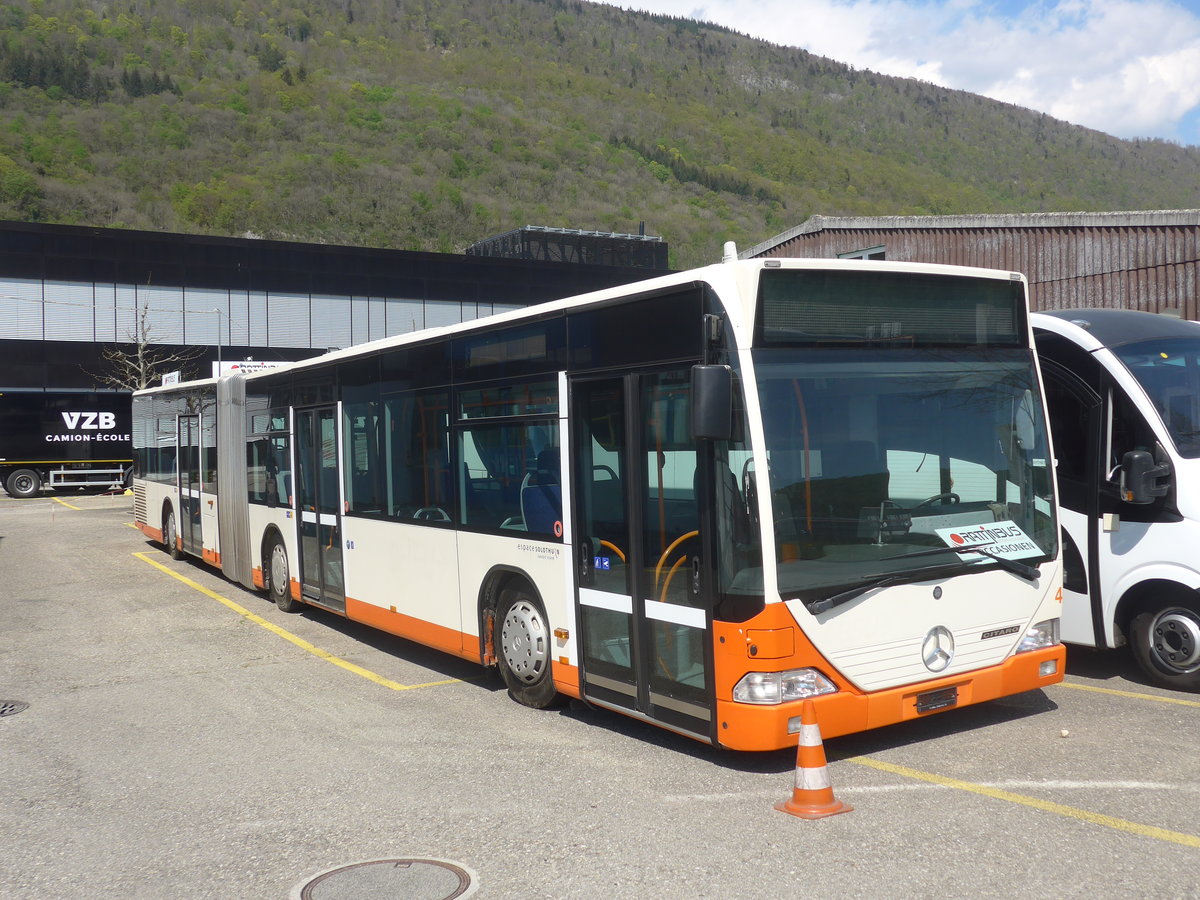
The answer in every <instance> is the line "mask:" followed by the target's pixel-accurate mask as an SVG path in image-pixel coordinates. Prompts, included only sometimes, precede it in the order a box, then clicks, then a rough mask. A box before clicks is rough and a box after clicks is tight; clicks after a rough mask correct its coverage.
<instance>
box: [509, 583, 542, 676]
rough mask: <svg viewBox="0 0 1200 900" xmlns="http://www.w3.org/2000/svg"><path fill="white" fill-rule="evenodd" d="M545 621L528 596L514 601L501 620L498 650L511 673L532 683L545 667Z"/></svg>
mask: <svg viewBox="0 0 1200 900" xmlns="http://www.w3.org/2000/svg"><path fill="white" fill-rule="evenodd" d="M546 643H547V634H546V623H545V622H544V621H543V620H542V616H541V613H539V612H538V610H537V607H535V606H534V605H533V604H532V603H530V602H529V601H527V600H520V601H518V602H517V603H514V604H513V605H512V607H511V608H510V609H509V611H508V613H507V615H505V617H504V621H503V622H502V623H501V624H500V652H501V653H503V654H504V662H505V664H506V665H507V666H508V668H509V669H510V670H511V671H512V673H513V674H514V675H516V676H517V678H519V679H520V680H521V681H523V682H525V683H526V684H533V683H534V682H535V681H537V680H538V678H539V677H540V676H541V674H542V672H543V671H545V668H546Z"/></svg>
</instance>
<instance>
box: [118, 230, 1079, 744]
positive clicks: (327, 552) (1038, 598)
mask: <svg viewBox="0 0 1200 900" xmlns="http://www.w3.org/2000/svg"><path fill="white" fill-rule="evenodd" d="M134 419H135V424H134V445H135V457H136V464H137V474H136V478H135V482H134V493H135V501H134V502H135V511H136V518H137V521H138V523H139V526H140V528H141V529H142V531H143V532H145V534H146V535H147V536H148V537H150V538H151V539H152V540H154V541H159V542H162V543H163V544H165V546H166V547H167V548H168V549H169V550H170V552H171V553H172V554H174V555H176V556H181V555H183V554H191V555H194V556H197V557H201V558H202V559H203V560H205V561H206V562H208V563H210V564H212V565H214V566H217V567H219V568H220V569H221V571H222V572H223V573H224V574H225V575H226V576H227V577H228V578H230V579H231V580H233V581H237V582H239V583H241V584H242V585H245V586H246V587H247V588H257V589H261V590H266V591H268V592H269V593H270V596H271V597H272V598H273V599H274V601H275V603H276V604H277V605H278V606H279V608H280V609H281V610H284V611H295V610H299V609H302V608H304V607H305V605H311V606H315V607H320V608H323V609H326V610H331V611H333V612H335V613H338V614H340V615H343V616H346V617H347V618H350V619H353V620H356V621H359V622H363V623H367V624H368V625H371V626H374V627H377V628H380V629H383V630H385V631H388V632H390V633H393V634H396V635H400V636H403V637H405V638H408V639H411V640H414V641H418V642H420V643H422V644H426V645H429V646H431V647H435V648H438V649H440V650H444V651H446V652H448V653H451V654H454V655H456V656H459V657H462V658H465V659H469V660H473V661H475V662H478V663H480V664H482V665H484V666H489V667H490V666H495V667H497V668H498V669H499V672H500V674H501V676H502V677H503V679H504V682H505V683H506V685H507V687H508V689H509V693H510V694H511V696H512V697H513V698H515V699H516V700H517V701H519V702H521V703H524V704H526V705H528V706H532V707H546V706H550V705H552V704H554V703H555V702H557V701H561V700H562V699H564V698H567V697H572V698H578V699H581V700H583V701H585V702H587V703H589V704H591V705H593V706H596V707H603V708H606V709H610V710H614V711H617V712H620V713H623V714H626V715H629V716H633V717H635V718H638V719H642V720H645V721H649V722H653V723H656V724H658V725H661V726H662V727H665V728H668V729H671V730H672V731H675V732H678V733H681V734H684V735H688V736H690V737H692V738H696V739H698V740H701V741H705V742H709V743H711V744H714V745H719V746H723V747H727V748H732V749H738V750H774V749H780V748H784V747H787V746H793V747H794V746H795V745H796V741H797V733H798V732H799V730H800V710H801V706H802V705H803V703H804V701H805V700H806V699H809V698H811V699H812V701H813V703H814V704H815V708H816V711H817V715H818V718H819V721H820V725H821V728H822V732H823V734H824V735H825V736H826V737H833V736H837V735H842V734H847V733H851V732H856V731H861V730H864V729H868V728H874V727H878V726H883V725H887V724H890V723H896V722H901V721H905V720H909V719H914V718H918V717H921V716H926V715H930V714H935V713H938V712H941V711H944V710H948V709H951V708H954V707H959V706H965V705H968V704H974V703H980V702H983V701H987V700H991V699H994V698H997V697H1003V696H1006V695H1010V694H1015V693H1018V692H1022V691H1029V690H1033V689H1037V688H1041V687H1044V686H1046V685H1049V684H1052V683H1055V682H1058V681H1060V680H1061V679H1062V677H1063V665H1064V658H1065V654H1064V650H1063V647H1062V645H1061V644H1060V643H1059V617H1060V609H1061V603H1062V596H1061V565H1060V558H1059V529H1058V522H1057V516H1056V508H1055V498H1054V489H1055V488H1054V478H1053V469H1052V466H1051V464H1050V461H1051V459H1052V457H1051V450H1050V446H1049V438H1048V434H1047V427H1046V416H1045V412H1044V406H1043V401H1042V390H1041V383H1040V375H1039V370H1038V367H1037V361H1036V359H1035V357H1034V354H1033V344H1032V333H1031V331H1030V326H1029V317H1028V311H1027V301H1026V283H1025V280H1024V278H1023V277H1022V276H1020V275H1017V274H1013V273H1009V272H995V271H990V270H982V269H964V268H955V267H949V266H933V265H918V264H904V263H891V262H862V261H843V260H781V259H767V260H751V261H738V260H737V258H736V251H735V250H733V248H732V247H727V248H726V253H725V260H724V261H723V262H721V263H718V264H715V265H713V266H709V267H706V268H702V269H697V270H693V271H690V272H683V273H677V274H671V275H666V276H663V277H660V278H656V279H652V280H649V281H645V282H641V283H638V284H634V285H628V286H626V287H624V288H618V289H608V290H604V291H600V292H596V293H591V294H587V295H584V296H581V297H576V298H570V299H566V300H561V301H556V302H552V303H547V304H542V305H539V306H535V307H530V308H527V309H524V310H520V311H516V312H511V313H506V314H503V315H498V316H495V317H493V318H489V319H484V320H478V321H474V322H468V323H464V324H461V325H457V326H453V327H450V328H442V329H432V330H427V331H423V332H418V333H413V334H407V335H403V336H397V337H394V338H388V339H385V340H382V341H376V342H373V343H369V344H364V345H361V346H359V347H355V348H352V349H348V350H343V351H336V352H332V353H329V354H326V355H325V356H322V357H319V358H317V359H314V360H309V361H306V362H302V363H296V364H293V365H290V366H288V367H286V368H282V369H276V370H274V371H269V372H262V373H255V374H249V375H244V376H243V375H233V376H229V377H224V378H220V379H213V380H207V381H197V382H192V383H186V384H181V385H172V386H170V387H162V388H154V389H150V390H146V391H141V392H139V393H137V394H136V395H135V398H134Z"/></svg>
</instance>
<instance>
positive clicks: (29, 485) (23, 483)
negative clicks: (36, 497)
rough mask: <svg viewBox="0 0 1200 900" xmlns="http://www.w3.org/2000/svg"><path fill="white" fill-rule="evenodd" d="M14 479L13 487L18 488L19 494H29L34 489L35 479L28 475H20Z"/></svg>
mask: <svg viewBox="0 0 1200 900" xmlns="http://www.w3.org/2000/svg"><path fill="white" fill-rule="evenodd" d="M14 481H15V484H14V485H13V487H14V488H16V491H17V493H18V494H28V493H31V492H32V491H33V479H32V478H30V477H29V476H28V475H18V476H17V477H16V478H15V479H14Z"/></svg>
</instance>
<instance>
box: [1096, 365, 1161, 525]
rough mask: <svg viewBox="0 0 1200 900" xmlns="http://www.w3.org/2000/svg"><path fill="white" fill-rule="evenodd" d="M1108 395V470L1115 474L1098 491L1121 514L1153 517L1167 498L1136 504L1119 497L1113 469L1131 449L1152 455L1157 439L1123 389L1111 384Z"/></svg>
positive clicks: (1154, 453) (1140, 518) (1138, 518)
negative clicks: (1110, 410) (1110, 428)
mask: <svg viewBox="0 0 1200 900" xmlns="http://www.w3.org/2000/svg"><path fill="white" fill-rule="evenodd" d="M1110 397H1111V404H1112V407H1111V409H1112V440H1111V442H1110V444H1109V452H1108V471H1109V472H1111V473H1114V474H1113V476H1112V477H1111V478H1110V479H1108V480H1107V481H1105V482H1103V483H1102V487H1101V495H1102V496H1104V495H1107V496H1108V497H1110V498H1111V500H1112V501H1115V502H1116V503H1117V507H1118V508H1119V509H1120V511H1121V515H1122V516H1130V517H1133V518H1134V519H1135V520H1143V519H1144V517H1145V516H1147V515H1150V516H1152V517H1153V516H1154V515H1156V514H1157V513H1156V511H1160V510H1162V508H1163V505H1164V503H1165V502H1166V499H1167V498H1159V499H1157V500H1155V501H1154V502H1153V503H1150V504H1145V505H1138V506H1135V505H1133V504H1128V503H1125V502H1124V501H1122V500H1121V497H1120V491H1119V488H1118V484H1119V478H1118V476H1117V474H1115V473H1116V472H1117V469H1118V467H1119V466H1120V464H1121V461H1122V460H1123V459H1124V458H1125V454H1126V453H1128V452H1129V451H1130V450H1146V451H1148V452H1149V453H1150V455H1151V456H1155V455H1156V449H1157V447H1158V439H1157V438H1156V437H1155V436H1154V432H1153V431H1152V430H1151V428H1150V425H1149V423H1148V422H1147V421H1146V419H1145V417H1144V416H1143V415H1142V414H1141V413H1140V412H1139V411H1138V409H1137V406H1136V405H1135V404H1134V403H1133V401H1131V400H1130V399H1129V398H1128V397H1127V396H1126V395H1125V392H1124V391H1122V390H1121V389H1120V388H1119V387H1117V386H1115V385H1114V386H1113V388H1112V391H1111V393H1110ZM1151 521H1152V519H1151Z"/></svg>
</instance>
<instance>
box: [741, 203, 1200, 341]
mask: <svg viewBox="0 0 1200 900" xmlns="http://www.w3.org/2000/svg"><path fill="white" fill-rule="evenodd" d="M877 246H882V247H883V248H884V251H885V254H886V258H887V259H889V260H902V261H913V262H936V263H949V264H951V265H962V266H982V267H984V268H989V269H1008V270H1011V271H1014V272H1023V273H1024V274H1025V275H1026V276H1027V277H1028V278H1029V285H1030V302H1031V304H1032V306H1033V308H1034V309H1039V310H1041V309H1069V308H1072V307H1078V306H1088V307H1096V306H1099V307H1112V308H1117V309H1140V310H1145V311H1147V312H1164V311H1175V310H1177V311H1178V312H1179V313H1180V314H1181V315H1182V316H1183V317H1184V318H1187V319H1200V309H1198V308H1197V286H1196V278H1197V274H1198V272H1197V258H1198V257H1200V226H1194V225H1134V226H1120V227H1114V226H1078V227H1061V228H1056V227H1028V228H1025V227H1012V228H1004V227H1000V228H988V227H983V228H974V227H972V228H945V227H939V228H920V227H906V228H895V229H889V228H878V229H873V228H823V229H821V230H818V231H813V232H810V233H807V234H799V235H797V236H796V237H793V238H791V239H790V240H787V241H785V242H784V243H782V244H780V245H779V246H778V247H776V248H773V249H771V250H770V251H769V253H766V254H764V255H770V256H783V257H789V256H791V257H836V256H839V255H842V254H847V253H853V252H855V251H858V250H864V249H867V248H870V247H877Z"/></svg>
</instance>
